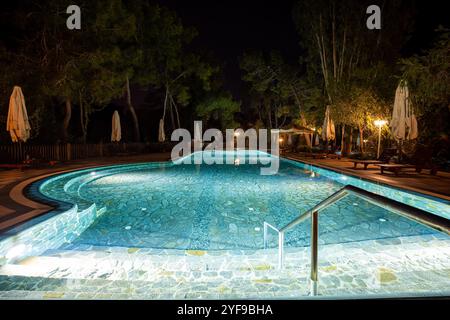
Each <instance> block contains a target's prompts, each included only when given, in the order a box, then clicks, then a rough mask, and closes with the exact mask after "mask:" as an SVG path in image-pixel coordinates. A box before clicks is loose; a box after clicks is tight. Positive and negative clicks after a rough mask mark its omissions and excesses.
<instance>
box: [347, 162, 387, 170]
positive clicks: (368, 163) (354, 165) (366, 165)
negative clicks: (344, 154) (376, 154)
mask: <svg viewBox="0 0 450 320" xmlns="http://www.w3.org/2000/svg"><path fill="white" fill-rule="evenodd" d="M350 162H353V169H356V167H357V166H358V164H362V165H363V166H364V170H367V167H368V166H369V165H371V164H374V165H376V164H383V163H385V162H383V161H380V160H350Z"/></svg>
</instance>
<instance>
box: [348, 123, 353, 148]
mask: <svg viewBox="0 0 450 320" xmlns="http://www.w3.org/2000/svg"><path fill="white" fill-rule="evenodd" d="M352 147H353V128H350V139H349V142H348V154H350V153H352Z"/></svg>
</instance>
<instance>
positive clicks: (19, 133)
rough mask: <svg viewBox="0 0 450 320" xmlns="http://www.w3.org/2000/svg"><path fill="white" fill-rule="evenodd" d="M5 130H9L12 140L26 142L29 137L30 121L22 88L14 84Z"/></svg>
mask: <svg viewBox="0 0 450 320" xmlns="http://www.w3.org/2000/svg"><path fill="white" fill-rule="evenodd" d="M6 130H7V131H9V134H10V135H11V139H12V141H13V142H26V141H27V140H28V138H30V131H31V127H30V123H29V121H28V114H27V108H26V106H25V98H24V97H23V93H22V89H21V88H20V87H18V86H15V87H14V89H13V93H12V94H11V97H10V99H9V109H8V119H7V123H6Z"/></svg>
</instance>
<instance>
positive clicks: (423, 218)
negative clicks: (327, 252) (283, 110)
mask: <svg viewBox="0 0 450 320" xmlns="http://www.w3.org/2000/svg"><path fill="white" fill-rule="evenodd" d="M348 195H355V196H357V197H359V198H362V199H364V200H366V201H368V202H370V203H372V204H374V205H377V206H380V207H382V208H383V209H389V210H390V211H392V212H394V213H396V214H398V215H400V216H403V217H405V218H408V219H410V220H414V221H416V222H418V223H421V224H423V225H426V226H428V227H431V228H433V229H435V230H438V231H442V232H445V233H447V234H448V235H450V220H449V219H446V218H444V217H440V216H437V215H434V214H431V213H429V212H426V211H424V210H421V209H418V208H415V207H412V206H410V205H407V204H404V203H401V202H398V201H396V200H392V199H389V198H386V197H384V196H381V195H378V194H375V193H372V192H369V191H366V190H363V189H361V188H358V187H355V186H351V185H346V186H345V187H343V188H342V189H340V190H338V191H336V192H335V193H333V194H332V195H331V196H329V197H328V198H326V199H325V200H323V201H321V202H320V203H319V204H317V205H315V206H314V207H313V208H311V209H309V210H308V211H306V212H304V213H303V214H301V215H300V216H298V217H297V218H295V219H294V220H292V221H291V222H289V223H288V224H286V225H285V226H284V227H283V228H281V229H277V228H275V227H274V226H272V225H270V224H269V223H267V222H264V248H266V247H267V228H268V227H270V228H272V229H273V230H275V231H276V232H277V233H278V268H279V269H282V268H283V263H284V234H285V232H286V231H289V230H290V229H291V228H293V227H295V226H296V225H298V224H300V223H302V222H303V221H305V220H306V219H308V218H309V217H311V275H310V280H311V287H312V288H311V293H312V294H313V295H316V294H317V291H318V290H317V287H318V286H317V284H318V283H317V281H318V246H319V242H318V238H319V211H321V210H323V209H325V208H327V207H329V206H330V205H332V204H334V203H335V202H337V201H339V200H341V199H343V198H345V197H347V196H348Z"/></svg>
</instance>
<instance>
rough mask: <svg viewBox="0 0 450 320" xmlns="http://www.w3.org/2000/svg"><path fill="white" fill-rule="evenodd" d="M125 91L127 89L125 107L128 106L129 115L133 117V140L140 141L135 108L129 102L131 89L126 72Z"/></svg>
mask: <svg viewBox="0 0 450 320" xmlns="http://www.w3.org/2000/svg"><path fill="white" fill-rule="evenodd" d="M125 88H126V91H127V107H128V111H130V113H131V117H132V119H133V125H134V140H135V141H136V142H139V141H141V133H140V130H139V120H138V117H137V114H136V110H135V109H134V107H133V104H132V103H131V90H130V79H129V78H128V74H127V79H126V85H125Z"/></svg>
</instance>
